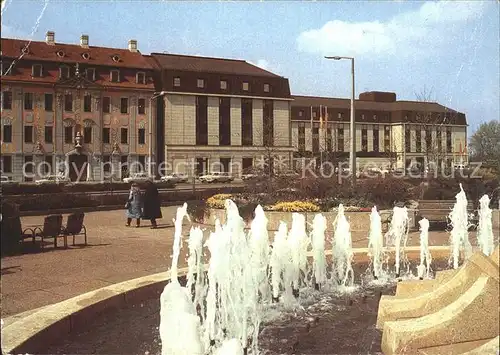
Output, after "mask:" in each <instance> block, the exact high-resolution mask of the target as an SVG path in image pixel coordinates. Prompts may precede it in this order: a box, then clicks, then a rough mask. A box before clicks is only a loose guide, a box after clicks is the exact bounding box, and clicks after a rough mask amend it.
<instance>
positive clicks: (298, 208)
mask: <svg viewBox="0 0 500 355" xmlns="http://www.w3.org/2000/svg"><path fill="white" fill-rule="evenodd" d="M266 209H267V210H269V211H277V212H278V211H279V212H319V211H320V208H319V206H318V205H316V204H314V203H312V202H307V201H293V202H278V203H277V204H275V205H272V206H267V208H266Z"/></svg>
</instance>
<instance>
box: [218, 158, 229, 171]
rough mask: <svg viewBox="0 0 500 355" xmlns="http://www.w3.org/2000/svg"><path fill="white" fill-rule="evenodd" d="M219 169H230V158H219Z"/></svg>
mask: <svg viewBox="0 0 500 355" xmlns="http://www.w3.org/2000/svg"><path fill="white" fill-rule="evenodd" d="M220 171H222V172H225V173H229V172H230V171H231V158H220Z"/></svg>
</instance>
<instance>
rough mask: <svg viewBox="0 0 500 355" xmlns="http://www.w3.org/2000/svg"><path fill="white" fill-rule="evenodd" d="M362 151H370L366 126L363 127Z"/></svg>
mask: <svg viewBox="0 0 500 355" xmlns="http://www.w3.org/2000/svg"><path fill="white" fill-rule="evenodd" d="M361 151H362V152H367V151H368V128H367V127H366V126H362V127H361Z"/></svg>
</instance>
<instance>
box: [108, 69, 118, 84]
mask: <svg viewBox="0 0 500 355" xmlns="http://www.w3.org/2000/svg"><path fill="white" fill-rule="evenodd" d="M109 79H110V81H111V82H112V83H119V82H120V71H119V70H111V72H110V73H109Z"/></svg>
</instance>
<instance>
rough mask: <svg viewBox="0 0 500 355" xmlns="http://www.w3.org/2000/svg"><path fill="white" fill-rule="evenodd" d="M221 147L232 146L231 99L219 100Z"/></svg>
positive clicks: (223, 98)
mask: <svg viewBox="0 0 500 355" xmlns="http://www.w3.org/2000/svg"><path fill="white" fill-rule="evenodd" d="M219 145H225V146H227V145H231V98H229V97H221V98H219Z"/></svg>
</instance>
